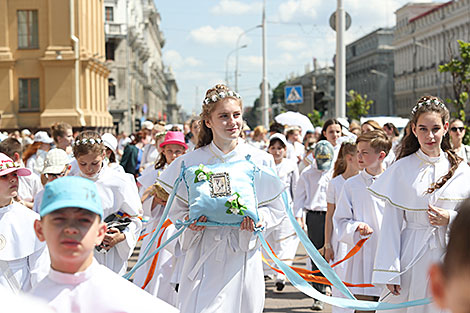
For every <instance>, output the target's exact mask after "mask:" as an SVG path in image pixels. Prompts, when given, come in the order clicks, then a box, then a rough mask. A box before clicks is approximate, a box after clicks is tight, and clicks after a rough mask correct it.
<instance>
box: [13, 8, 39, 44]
mask: <svg viewBox="0 0 470 313" xmlns="http://www.w3.org/2000/svg"><path fill="white" fill-rule="evenodd" d="M17 17H18V48H19V49H37V48H39V39H38V11H37V10H18V11H17Z"/></svg>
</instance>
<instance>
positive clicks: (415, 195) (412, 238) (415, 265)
mask: <svg viewBox="0 0 470 313" xmlns="http://www.w3.org/2000/svg"><path fill="white" fill-rule="evenodd" d="M449 168H450V163H449V161H448V160H447V157H446V154H445V153H444V152H442V151H441V153H440V156H439V157H434V158H431V157H428V156H427V155H425V154H424V153H423V152H422V151H421V150H418V151H417V152H416V153H414V154H411V155H409V156H407V157H405V158H402V159H400V160H398V161H396V162H395V163H393V164H392V166H391V167H390V168H389V169H387V170H386V171H385V172H384V173H383V174H382V175H381V177H380V178H379V179H377V180H376V181H375V182H374V184H373V185H372V186H371V187H370V188H369V190H370V191H371V192H372V193H373V194H374V195H375V196H377V197H380V198H383V199H385V200H386V201H387V203H386V206H385V209H384V217H383V221H384V222H383V224H382V230H381V234H382V235H381V236H380V238H379V244H378V248H377V253H376V258H375V264H374V272H373V276H372V282H373V283H374V284H383V285H385V284H397V285H400V286H401V294H400V295H399V296H393V295H388V296H387V297H386V298H385V299H384V301H386V302H393V303H397V302H404V301H410V300H417V299H422V298H425V297H429V296H430V291H429V287H428V282H429V277H428V270H429V266H430V265H431V264H432V263H435V262H438V261H439V260H440V259H441V258H442V257H443V255H444V252H445V248H446V245H447V241H448V238H447V236H448V234H447V232H448V226H439V227H436V226H431V224H430V223H429V218H428V214H427V209H428V204H432V205H435V206H437V207H439V208H443V209H447V210H449V214H450V222H452V221H453V219H454V218H455V216H456V215H457V212H456V211H455V209H456V207H457V206H458V204H460V203H461V202H462V201H463V200H465V199H466V198H468V194H469V191H470V184H469V179H470V168H469V167H468V165H467V164H465V163H464V162H462V163H461V164H460V165H459V167H458V168H457V170H456V171H455V173H454V175H453V176H452V178H451V179H449V180H448V181H447V183H446V184H445V185H444V186H442V187H441V188H440V189H438V190H436V191H434V192H433V193H432V194H428V193H426V191H427V189H428V188H429V187H430V186H431V184H433V183H435V182H437V181H438V180H439V178H440V177H442V176H443V175H445V174H447V172H448V170H449ZM387 293H388V289H385V290H384V292H383V295H385V294H387ZM390 312H407V313H410V312H413V313H421V312H422V313H424V312H440V311H439V310H438V309H437V308H436V307H435V306H434V305H432V304H430V305H425V306H418V307H411V308H408V309H401V310H393V311H390Z"/></svg>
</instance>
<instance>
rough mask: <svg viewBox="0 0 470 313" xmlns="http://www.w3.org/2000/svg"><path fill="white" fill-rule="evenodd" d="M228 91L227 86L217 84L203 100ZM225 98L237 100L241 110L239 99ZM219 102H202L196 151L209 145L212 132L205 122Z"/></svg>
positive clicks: (241, 104)
mask: <svg viewBox="0 0 470 313" xmlns="http://www.w3.org/2000/svg"><path fill="white" fill-rule="evenodd" d="M228 91H231V90H230V89H229V88H228V87H227V86H225V85H223V84H217V85H215V86H214V87H213V88H211V89H209V90H207V92H206V97H205V99H210V98H211V97H213V96H216V97H217V95H218V94H219V93H221V92H224V93H225V94H226V93H227V92H228ZM226 98H231V99H235V100H237V101H238V103H239V104H240V108H241V109H242V108H243V103H242V100H241V99H239V98H237V97H235V96H228V95H227V96H226ZM220 101H221V99H218V100H217V101H204V102H203V104H202V112H201V114H200V117H201V129H200V131H199V136H198V137H197V145H196V149H197V148H201V147H204V146H207V145H208V144H210V143H211V141H212V138H213V134H212V130H211V129H210V128H209V127H207V125H206V121H207V120H209V119H210V115H211V113H212V112H213V111H214V109H215V106H216V104H217V103H219V102H220Z"/></svg>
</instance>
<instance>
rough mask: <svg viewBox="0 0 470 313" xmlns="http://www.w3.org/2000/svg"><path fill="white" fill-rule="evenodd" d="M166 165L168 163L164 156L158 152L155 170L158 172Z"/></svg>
mask: <svg viewBox="0 0 470 313" xmlns="http://www.w3.org/2000/svg"><path fill="white" fill-rule="evenodd" d="M166 163H168V161H167V160H166V156H165V154H164V153H163V151H162V152H160V156H159V157H158V160H157V162H155V169H156V170H158V169H160V168H163V167H164V166H165V164H166Z"/></svg>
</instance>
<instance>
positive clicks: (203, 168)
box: [202, 166, 209, 174]
mask: <svg viewBox="0 0 470 313" xmlns="http://www.w3.org/2000/svg"><path fill="white" fill-rule="evenodd" d="M202 171H203V172H204V173H206V174H207V173H209V169H208V168H207V167H205V166H203V167H202Z"/></svg>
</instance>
